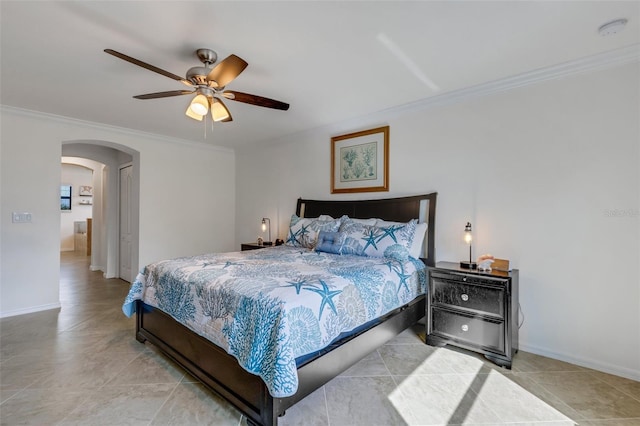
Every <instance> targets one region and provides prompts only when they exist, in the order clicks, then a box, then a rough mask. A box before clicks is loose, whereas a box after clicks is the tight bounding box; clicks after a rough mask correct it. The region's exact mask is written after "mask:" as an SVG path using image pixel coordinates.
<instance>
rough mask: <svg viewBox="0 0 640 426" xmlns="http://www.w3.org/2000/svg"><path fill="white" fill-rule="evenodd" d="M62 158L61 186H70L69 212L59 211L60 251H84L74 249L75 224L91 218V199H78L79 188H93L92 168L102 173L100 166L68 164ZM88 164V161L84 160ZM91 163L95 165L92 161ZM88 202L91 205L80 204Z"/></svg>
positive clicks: (77, 248)
mask: <svg viewBox="0 0 640 426" xmlns="http://www.w3.org/2000/svg"><path fill="white" fill-rule="evenodd" d="M65 161H66V160H65V159H64V157H63V161H62V165H61V169H62V172H61V174H60V183H61V184H62V185H71V210H62V211H60V251H73V250H79V249H82V250H84V249H85V248H86V247H75V235H74V234H75V230H74V223H75V222H85V223H86V221H87V218H91V217H92V210H93V197H80V186H81V185H82V186H91V187H93V173H94V167H95V168H96V169H97V171H98V173H102V171H101V168H100V166H98V165H95V166H91V167H86V166H81V165H78V164H69V163H66V162H65ZM86 161H87V162H88V160H86ZM92 163H95V162H93V161H92ZM87 165H88V164H87ZM85 200H90V201H91V202H92V203H91V205H87V204H82V202H83V201H85Z"/></svg>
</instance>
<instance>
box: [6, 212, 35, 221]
mask: <svg viewBox="0 0 640 426" xmlns="http://www.w3.org/2000/svg"><path fill="white" fill-rule="evenodd" d="M11 222H13V223H31V213H28V212H22V213H19V212H12V213H11Z"/></svg>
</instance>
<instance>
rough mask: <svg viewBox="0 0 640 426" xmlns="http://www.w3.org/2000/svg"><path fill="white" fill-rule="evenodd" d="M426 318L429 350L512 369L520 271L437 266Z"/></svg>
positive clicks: (431, 276) (431, 272) (431, 280)
mask: <svg viewBox="0 0 640 426" xmlns="http://www.w3.org/2000/svg"><path fill="white" fill-rule="evenodd" d="M426 315H427V339H426V340H427V344H428V345H432V346H444V345H453V346H458V347H461V348H464V349H468V350H472V351H475V352H478V353H481V354H483V355H484V356H485V358H487V359H489V360H491V361H493V362H494V363H496V364H498V365H501V366H503V367H507V368H509V369H510V368H511V361H512V359H513V355H514V354H515V353H516V352H517V351H518V270H517V269H514V270H512V271H511V272H502V271H491V272H482V271H478V270H469V269H462V268H460V265H459V264H458V263H453V262H438V263H437V264H436V266H435V267H432V268H429V294H428V295H427V312H426Z"/></svg>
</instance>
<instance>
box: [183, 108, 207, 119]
mask: <svg viewBox="0 0 640 426" xmlns="http://www.w3.org/2000/svg"><path fill="white" fill-rule="evenodd" d="M184 114H185V115H186V116H187V117H189V118H193V119H194V120H198V121H202V119H203V118H204V115H199V114H196V113H195V112H193V111H191V105H189V106H188V107H187V110H186V111H185V113H184Z"/></svg>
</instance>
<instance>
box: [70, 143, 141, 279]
mask: <svg viewBox="0 0 640 426" xmlns="http://www.w3.org/2000/svg"><path fill="white" fill-rule="evenodd" d="M62 156H63V157H79V158H86V159H89V160H93V161H96V162H99V163H102V164H104V168H103V169H102V173H103V176H101V179H99V181H101V182H102V183H101V184H102V185H103V186H102V188H101V193H102V195H101V196H102V199H101V200H100V210H99V211H98V209H97V208H94V210H93V217H94V219H93V221H92V222H93V232H92V236H93V237H92V247H91V256H92V258H91V267H92V269H93V270H102V271H103V275H104V277H105V278H122V279H124V280H125V281H129V282H131V281H132V280H133V278H135V276H134V275H135V273H136V272H137V266H138V258H139V255H138V248H139V217H140V202H139V200H140V153H139V152H138V151H136V150H133V149H131V148H129V147H126V146H124V145H120V144H116V143H113V142H109V141H101V140H74V141H63V142H62ZM124 167H128V168H129V170H130V172H131V173H130V182H129V183H128V187H127V196H128V203H127V205H128V208H129V211H128V213H127V214H128V216H127V217H128V223H127V227H128V229H127V233H128V238H129V240H128V242H127V244H128V246H127V249H126V252H127V254H126V256H127V258H126V259H121V258H120V255H121V252H123V253H124V251H123V250H122V249H121V247H120V240H121V238H120V225H121V221H120V217H121V211H120V208H121V201H120V200H121V198H120V195H121V191H120V170H121V169H122V168H124ZM123 260H124V261H125V262H126V261H129V262H130V265H132V267H131V268H130V269H129V272H127V273H126V274H127V275H128V276H121V269H120V264H121V263H122V262H123Z"/></svg>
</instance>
